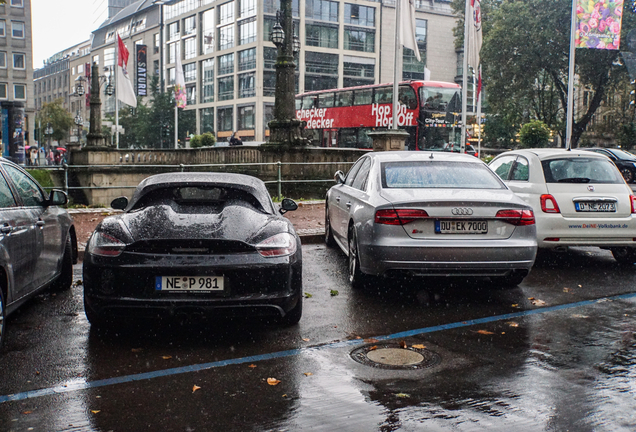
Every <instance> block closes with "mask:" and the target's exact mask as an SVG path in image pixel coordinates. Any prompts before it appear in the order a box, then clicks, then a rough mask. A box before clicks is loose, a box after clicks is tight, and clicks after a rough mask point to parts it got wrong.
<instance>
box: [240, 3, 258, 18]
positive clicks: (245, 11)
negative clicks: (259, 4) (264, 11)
mask: <svg viewBox="0 0 636 432" xmlns="http://www.w3.org/2000/svg"><path fill="white" fill-rule="evenodd" d="M254 15H256V0H239V18H247V17H251V16H254Z"/></svg>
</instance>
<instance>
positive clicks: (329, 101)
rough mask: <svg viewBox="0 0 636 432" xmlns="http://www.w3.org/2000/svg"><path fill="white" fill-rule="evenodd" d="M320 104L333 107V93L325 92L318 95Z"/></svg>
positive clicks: (324, 106)
mask: <svg viewBox="0 0 636 432" xmlns="http://www.w3.org/2000/svg"><path fill="white" fill-rule="evenodd" d="M318 106H319V107H320V108H332V107H333V93H323V94H320V95H318Z"/></svg>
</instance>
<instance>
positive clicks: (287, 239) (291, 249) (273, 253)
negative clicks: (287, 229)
mask: <svg viewBox="0 0 636 432" xmlns="http://www.w3.org/2000/svg"><path fill="white" fill-rule="evenodd" d="M296 247H297V245H296V237H294V236H293V235H291V234H289V233H280V234H276V235H275V236H272V237H270V238H268V239H265V240H263V241H262V242H260V243H259V244H257V245H256V250H257V251H258V253H259V254H261V255H263V256H264V257H266V258H273V257H283V256H287V255H293V254H295V253H296Z"/></svg>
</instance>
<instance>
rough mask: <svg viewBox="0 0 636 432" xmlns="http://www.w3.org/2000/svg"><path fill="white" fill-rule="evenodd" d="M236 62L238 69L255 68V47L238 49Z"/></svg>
mask: <svg viewBox="0 0 636 432" xmlns="http://www.w3.org/2000/svg"><path fill="white" fill-rule="evenodd" d="M238 62H239V63H238V70H239V71H244V70H249V69H256V48H250V49H247V50H243V51H239V53H238Z"/></svg>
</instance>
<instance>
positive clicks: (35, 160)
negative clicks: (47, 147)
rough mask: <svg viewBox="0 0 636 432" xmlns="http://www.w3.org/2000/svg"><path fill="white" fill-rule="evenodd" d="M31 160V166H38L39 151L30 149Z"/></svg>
mask: <svg viewBox="0 0 636 432" xmlns="http://www.w3.org/2000/svg"><path fill="white" fill-rule="evenodd" d="M29 158H30V159H31V166H36V165H37V164H38V149H36V148H31V149H29Z"/></svg>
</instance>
